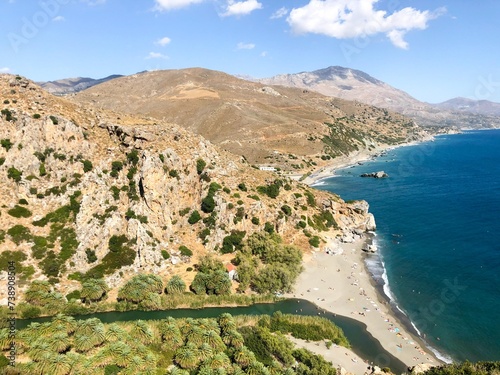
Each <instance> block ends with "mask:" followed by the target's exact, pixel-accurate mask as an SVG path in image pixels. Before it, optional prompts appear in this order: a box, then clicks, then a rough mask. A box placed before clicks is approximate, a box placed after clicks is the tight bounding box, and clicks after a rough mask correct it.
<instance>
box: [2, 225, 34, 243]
mask: <svg viewBox="0 0 500 375" xmlns="http://www.w3.org/2000/svg"><path fill="white" fill-rule="evenodd" d="M7 234H8V235H9V236H10V237H11V238H12V241H13V242H14V243H15V244H16V245H19V244H21V243H22V242H28V241H30V240H31V238H32V236H31V232H30V230H29V229H28V228H26V227H25V226H22V225H14V226H13V227H11V228H10V229H9V230H8V231H7Z"/></svg>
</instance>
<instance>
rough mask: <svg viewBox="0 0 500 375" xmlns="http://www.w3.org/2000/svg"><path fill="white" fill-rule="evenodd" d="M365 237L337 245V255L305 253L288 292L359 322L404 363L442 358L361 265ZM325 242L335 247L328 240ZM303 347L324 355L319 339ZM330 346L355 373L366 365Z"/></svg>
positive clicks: (335, 359)
mask: <svg viewBox="0 0 500 375" xmlns="http://www.w3.org/2000/svg"><path fill="white" fill-rule="evenodd" d="M364 242H365V240H359V241H357V242H355V243H353V244H341V249H342V251H343V252H342V254H335V255H333V254H326V253H325V252H320V251H317V252H314V253H313V254H312V255H311V256H308V257H306V258H307V259H305V262H304V272H302V274H301V275H300V276H299V278H298V280H297V282H296V285H295V288H294V292H293V293H291V294H289V295H287V297H295V298H302V299H306V300H308V301H310V302H312V303H314V304H316V305H317V306H319V307H320V308H322V309H324V310H327V311H329V312H331V313H335V314H337V315H343V316H346V317H350V318H352V319H355V320H358V321H360V322H363V323H364V324H366V326H367V330H368V332H370V333H371V334H372V335H373V337H375V338H376V339H377V340H378V341H379V342H380V343H381V345H382V346H383V347H384V349H385V350H387V351H388V352H389V353H391V354H392V355H394V356H395V357H396V358H398V359H400V360H401V361H402V362H404V363H405V364H406V365H407V366H409V367H412V366H415V365H417V364H421V363H428V364H432V365H440V364H441V362H440V361H439V360H438V359H437V358H436V357H435V356H434V355H433V354H432V352H431V351H429V350H428V349H427V348H426V347H425V346H424V345H423V343H422V342H421V340H420V339H419V338H417V337H415V336H414V335H413V334H411V333H410V332H409V331H408V330H407V329H406V328H405V326H403V324H402V323H401V322H400V321H399V320H398V319H397V318H396V316H395V314H394V313H393V311H392V309H391V307H390V305H389V303H388V302H387V300H386V299H385V298H384V297H383V296H381V295H380V294H379V292H378V291H377V289H376V288H375V285H374V282H373V279H372V277H371V275H370V274H369V272H368V270H367V269H366V267H365V265H364V256H365V255H364V253H363V251H362V250H361V248H362V247H363V245H364ZM326 246H329V247H331V248H335V246H334V245H332V244H327V245H326ZM308 345H310V344H308ZM323 346H324V345H323ZM308 348H309V349H310V350H313V351H315V352H317V351H318V350H319V349H321V353H322V354H324V353H323V352H324V350H323V348H322V344H320V346H316V345H315V344H314V343H313V344H312V345H310V347H308ZM315 349H317V350H315ZM325 349H326V348H325ZM332 349H333V347H332V348H331V349H330V350H328V351H326V352H325V353H327V354H328V355H327V357H326V358H327V359H328V360H330V361H332V363H333V364H334V366H341V367H344V368H345V369H346V370H347V371H348V372H351V373H353V374H356V375H357V374H363V373H364V372H365V371H366V368H367V364H366V363H364V362H362V361H363V360H362V359H360V358H359V357H358V356H356V354H354V353H353V352H352V351H351V350H348V349H345V348H336V349H335V350H332ZM345 352H347V353H348V354H347V355H346V354H345ZM360 361H361V362H360ZM362 369H364V370H363V371H361V370H362Z"/></svg>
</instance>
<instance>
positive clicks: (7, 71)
mask: <svg viewBox="0 0 500 375" xmlns="http://www.w3.org/2000/svg"><path fill="white" fill-rule="evenodd" d="M9 72H10V68H7V67H4V68H0V73H9Z"/></svg>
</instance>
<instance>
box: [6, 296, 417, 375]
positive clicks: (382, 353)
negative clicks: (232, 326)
mask: <svg viewBox="0 0 500 375" xmlns="http://www.w3.org/2000/svg"><path fill="white" fill-rule="evenodd" d="M276 311H281V312H282V313H283V314H296V315H313V316H318V315H319V316H321V317H324V318H326V319H328V320H330V321H331V322H333V323H334V324H336V325H337V326H339V327H340V328H342V330H343V331H344V334H345V335H346V337H347V339H348V340H349V342H350V343H351V349H352V350H353V352H354V353H356V354H357V355H359V356H360V357H361V358H363V359H365V360H367V361H368V362H367V366H368V365H376V366H379V367H380V368H383V367H389V368H390V369H391V370H392V371H393V372H394V373H403V372H406V371H407V370H408V368H407V366H406V365H405V364H404V363H403V362H402V361H400V360H399V359H398V358H396V357H395V356H393V355H392V354H390V353H389V352H387V351H386V350H385V349H384V348H383V347H382V345H381V344H380V342H379V341H378V340H377V339H375V338H374V337H373V336H372V335H371V334H370V333H369V332H368V331H367V330H366V325H365V324H363V323H361V322H358V321H356V320H354V319H351V318H348V317H345V316H340V315H336V314H332V313H330V312H328V311H324V310H323V309H321V308H319V307H318V306H316V305H314V304H313V303H311V302H309V301H306V300H302V299H285V300H282V301H278V302H274V303H259V304H254V305H250V306H241V307H206V308H202V309H172V310H160V311H138V310H133V311H125V312H118V311H111V312H102V313H95V314H89V315H76V316H74V318H75V319H76V320H84V319H90V318H97V319H99V320H100V321H101V322H103V323H113V322H126V321H133V320H161V319H165V318H167V317H172V318H194V319H198V318H216V317H218V316H219V315H221V314H223V313H229V314H231V315H234V316H237V315H272V314H273V313H275V312H276ZM51 319H52V318H51V317H45V318H34V319H18V320H17V327H16V328H17V329H18V330H19V329H23V328H26V327H27V326H28V325H29V324H31V323H35V322H37V323H43V322H47V321H50V320H51Z"/></svg>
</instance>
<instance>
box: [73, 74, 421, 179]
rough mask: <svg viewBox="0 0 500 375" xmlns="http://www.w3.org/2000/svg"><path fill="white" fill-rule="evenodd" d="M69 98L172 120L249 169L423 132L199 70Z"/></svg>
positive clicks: (372, 112)
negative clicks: (236, 157)
mask: <svg viewBox="0 0 500 375" xmlns="http://www.w3.org/2000/svg"><path fill="white" fill-rule="evenodd" d="M71 100H73V101H75V102H78V103H88V104H92V105H95V106H98V107H102V108H107V109H111V110H115V111H119V112H125V113H129V114H140V115H144V116H150V117H152V118H156V119H160V120H166V121H169V122H172V123H176V124H179V125H181V126H183V127H184V128H186V129H189V130H190V131H193V132H195V133H198V134H201V135H202V136H203V137H205V138H207V139H208V140H210V141H211V142H213V143H215V144H218V145H220V146H221V147H223V148H224V149H226V150H228V151H230V152H232V153H234V154H237V155H242V156H244V157H245V158H246V160H248V161H249V162H250V163H252V164H272V165H274V166H275V167H277V168H280V169H282V170H285V171H295V172H297V173H306V172H308V171H312V170H313V169H315V167H317V166H320V165H321V164H325V163H326V161H327V160H330V158H331V157H337V156H341V155H346V154H349V153H350V152H353V151H358V150H371V151H373V150H375V149H377V148H378V147H382V146H384V145H385V146H386V145H388V144H399V143H403V142H407V141H409V140H414V139H421V138H422V137H424V136H425V135H426V134H425V132H423V131H422V130H421V129H420V128H418V127H417V126H415V125H414V124H413V122H412V121H411V120H410V119H408V118H405V117H404V116H401V115H399V114H395V113H392V112H389V111H387V110H384V109H380V108H376V107H373V106H367V105H364V104H361V103H359V102H352V101H346V100H343V99H339V98H331V97H327V96H324V95H321V94H318V93H315V92H312V91H310V90H303V89H297V88H287V87H270V86H268V85H263V84H261V83H256V82H250V81H246V80H242V79H238V78H236V77H234V76H231V75H228V74H225V73H222V72H217V71H212V70H207V69H201V68H192V69H182V70H165V71H154V72H147V73H142V74H134V75H132V76H127V77H122V78H118V79H114V80H112V81H109V82H106V83H103V84H100V85H98V86H94V87H91V88H89V89H87V90H85V91H82V92H80V93H78V94H76V95H75V96H72V97H71Z"/></svg>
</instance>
